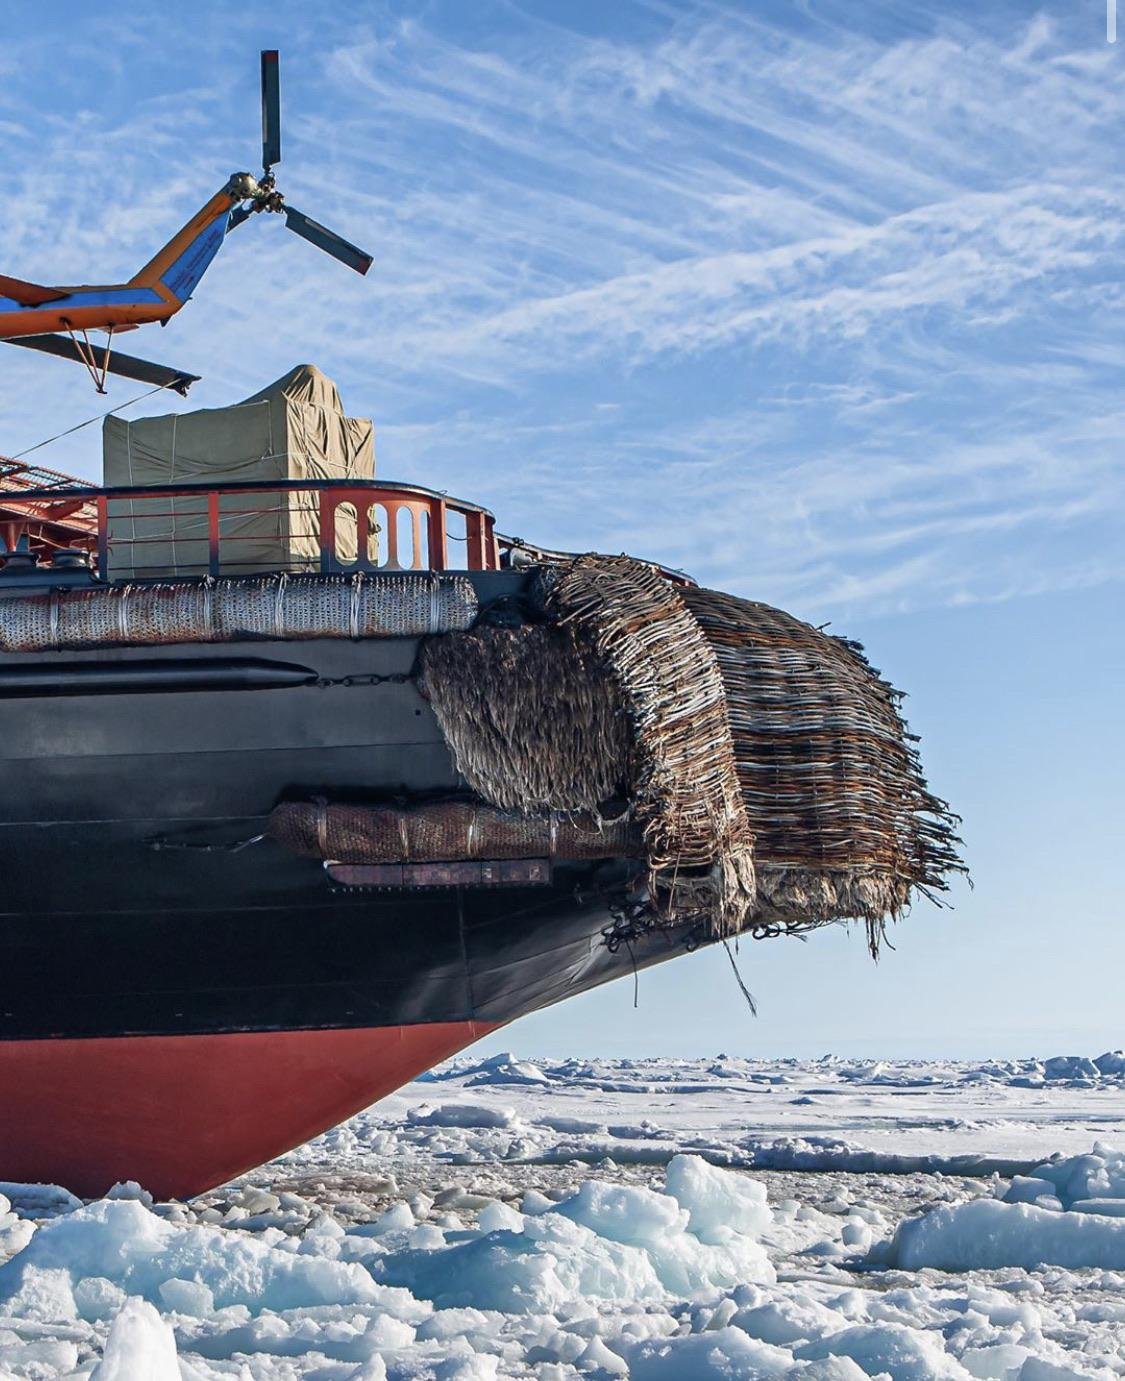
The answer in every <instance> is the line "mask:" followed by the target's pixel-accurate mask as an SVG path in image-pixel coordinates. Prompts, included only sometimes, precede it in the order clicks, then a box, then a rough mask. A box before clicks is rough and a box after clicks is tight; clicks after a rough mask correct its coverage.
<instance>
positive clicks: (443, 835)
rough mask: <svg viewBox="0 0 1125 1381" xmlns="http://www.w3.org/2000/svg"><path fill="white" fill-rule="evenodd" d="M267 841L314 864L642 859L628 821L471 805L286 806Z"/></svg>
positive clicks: (636, 836)
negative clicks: (327, 861) (406, 807)
mask: <svg viewBox="0 0 1125 1381" xmlns="http://www.w3.org/2000/svg"><path fill="white" fill-rule="evenodd" d="M268 832H269V836H270V838H271V839H273V840H275V841H276V842H277V843H279V844H281V845H283V846H284V847H285V848H287V849H291V850H293V852H295V853H299V854H304V855H305V856H306V857H308V858H321V859H332V860H334V861H335V862H337V863H437V862H450V861H453V860H462V859H510V858H557V859H570V860H581V859H599V858H620V857H627V856H629V855H636V854H639V853H641V852H642V848H641V841H640V833H639V831H638V830H637V828H636V826H635V825H633V824H632V822H630V821H624V820H622V821H614V822H606V821H601V820H598V819H596V818H594V817H593V816H589V815H581V814H580V815H574V816H563V815H558V814H552V815H548V816H528V815H519V814H515V813H513V812H510V811H502V810H496V809H494V808H493V807H491V806H485V805H480V804H476V803H474V802H471V801H441V802H436V803H435V804H433V805H429V806H418V807H415V808H413V809H410V810H402V809H397V808H395V807H392V806H386V807H381V806H356V805H329V804H327V803H325V802H312V803H306V802H302V801H292V802H286V803H284V804H282V805H279V806H277V807H276V808H275V809H274V811H273V812H272V814H271V815H270V823H269V831H268Z"/></svg>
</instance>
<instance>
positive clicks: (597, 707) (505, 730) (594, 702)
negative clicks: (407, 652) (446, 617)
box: [420, 625, 630, 814]
mask: <svg viewBox="0 0 1125 1381" xmlns="http://www.w3.org/2000/svg"><path fill="white" fill-rule="evenodd" d="M420 668H421V685H422V688H423V690H424V692H425V694H426V695H427V696H428V697H429V699H430V703H431V705H432V706H433V709H434V713H435V715H436V716H437V720H438V723H439V724H440V725H441V728H442V732H443V733H444V734H445V738H446V741H447V742H448V744H449V746H450V749H451V750H452V753H453V759H454V762H455V763H456V765H457V770H458V771H459V772H460V773H461V775H462V776H463V777H464V778H465V780H466V782H468V784H469V785H470V786H471V787H472V789H473V790H474V791H475V792H476V793H477V794H478V795H479V796H482V797H483V798H484V799H485V800H486V801H488V802H490V803H491V804H492V805H495V806H499V807H501V809H504V810H521V811H524V812H526V813H528V814H535V813H537V812H542V811H550V810H561V811H579V810H583V811H590V812H593V813H595V814H596V813H598V812H599V807H600V806H601V805H602V803H603V802H606V801H608V800H609V799H610V798H612V797H614V796H617V795H619V794H620V793H621V792H622V790H623V789H624V788H625V787H626V784H627V775H628V765H629V760H630V736H629V724H628V720H627V718H626V716H625V714H624V713H623V710H622V706H621V700H620V697H619V695H618V693H617V690H616V687H615V686H614V683H613V681H612V679H611V678H610V677H609V676H608V675H606V673H605V671H604V669H603V668H601V667H600V666H598V665H597V664H596V659H595V658H594V657H593V656H592V654H591V653H590V652H589V651H588V650H587V649H586V648H584V647H583V646H581V645H580V644H579V643H578V642H576V640H575V639H574V637H573V636H572V635H571V634H570V633H569V632H568V631H567V630H563V629H555V628H546V627H541V626H538V625H527V626H524V627H520V628H493V627H489V626H487V625H481V626H479V627H477V628H474V629H473V630H472V631H471V632H469V633H461V634H454V635H450V636H445V637H439V638H428V639H427V640H426V642H425V643H424V644H423V647H422V653H421V658H420Z"/></svg>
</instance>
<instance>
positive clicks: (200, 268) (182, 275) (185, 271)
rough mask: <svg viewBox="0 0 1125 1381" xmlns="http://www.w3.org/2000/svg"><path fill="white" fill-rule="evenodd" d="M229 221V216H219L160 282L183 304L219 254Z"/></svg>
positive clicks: (165, 272) (166, 271)
mask: <svg viewBox="0 0 1125 1381" xmlns="http://www.w3.org/2000/svg"><path fill="white" fill-rule="evenodd" d="M228 219H229V217H227V216H219V217H218V218H217V219H216V220H213V221H212V222H211V224H210V225H209V226H207V228H206V229H205V230H201V231H200V232H199V234H198V235H197V236H196V237H195V239H194V240H192V242H191V244H189V245H188V247H187V248H186V249H185V250H184V252H183V253H182V254H181V255H180V257H179V258H178V259H177V260H176V262H175V263H174V264H171V265H169V267H168V268H167V269H166V270H165V271H164V274H163V275H162V277H161V279H160V281H161V282H162V283H163V284H164V286H165V287H166V288H167V289H168V290H169V292H172V293H174V294H175V296H176V297H178V298H179V299H180V301H181V302H186V301H187V300H188V298H189V297H190V296H191V295H192V293H193V292H194V291H195V287H196V284H197V283H198V282H199V280H200V279H201V278H202V277H203V275H204V274H205V273H206V272H207V269H208V267H209V266H210V263H211V260H212V259H214V257H215V255H216V254H218V252H219V246H220V245H221V244H222V243H223V236H224V235H225V234H226V233H227V221H228Z"/></svg>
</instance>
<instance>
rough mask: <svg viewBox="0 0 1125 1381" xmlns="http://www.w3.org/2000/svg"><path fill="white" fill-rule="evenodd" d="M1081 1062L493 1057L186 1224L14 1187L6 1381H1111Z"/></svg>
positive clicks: (1093, 1159) (322, 1141)
mask: <svg viewBox="0 0 1125 1381" xmlns="http://www.w3.org/2000/svg"><path fill="white" fill-rule="evenodd" d="M1081 1058H1082V1057H1075V1059H1074V1060H1073V1061H1071V1060H1067V1061H1066V1062H1065V1070H1066V1072H1065V1077H1063V1076H1061V1075H1060V1076H1057V1077H1052V1078H1051V1079H1047V1078H1046V1075H1045V1073H1044V1074H1043V1075H1042V1082H1036V1083H1033V1082H1030V1077H1031V1076H1030V1074H1029V1072H1028V1065H1029V1064H1030V1063H1031V1062H1020V1063H1018V1064H1012V1065H1007V1066H1005V1065H1003V1064H1000V1063H995V1064H993V1063H989V1064H981V1063H978V1064H974V1065H971V1066H957V1065H953V1064H949V1063H943V1064H940V1065H939V1064H930V1065H923V1064H918V1063H908V1062H904V1063H901V1064H890V1063H882V1064H878V1063H874V1062H868V1063H866V1064H860V1063H857V1062H854V1061H831V1060H826V1061H818V1062H815V1063H809V1064H801V1063H798V1062H792V1061H785V1062H769V1061H750V1060H738V1059H731V1058H727V1057H720V1058H718V1059H716V1060H713V1061H696V1062H670V1061H597V1062H579V1061H567V1062H550V1061H537V1062H536V1063H535V1064H531V1063H530V1062H529V1061H526V1060H519V1059H516V1058H515V1057H514V1056H507V1055H506V1056H501V1057H498V1058H497V1059H495V1060H493V1061H490V1062H486V1063H484V1064H482V1063H479V1062H477V1063H473V1062H469V1061H461V1062H459V1063H457V1064H455V1065H453V1066H450V1067H446V1068H445V1069H442V1070H439V1071H438V1072H437V1073H436V1074H435V1075H433V1076H431V1077H429V1078H427V1079H425V1080H420V1081H418V1082H417V1083H416V1084H415V1085H412V1086H411V1087H409V1088H408V1089H406V1090H404V1091H403V1093H402V1094H401V1095H399V1096H397V1097H396V1098H393V1099H389V1100H387V1101H386V1102H385V1103H384V1104H382V1105H380V1107H378V1108H375V1109H370V1110H368V1111H367V1112H366V1113H363V1114H360V1115H359V1116H358V1117H356V1118H354V1119H352V1121H351V1122H350V1123H348V1124H346V1125H345V1126H344V1127H341V1128H338V1129H336V1130H335V1131H334V1132H332V1133H329V1134H328V1135H327V1136H325V1137H323V1138H318V1139H317V1141H315V1142H313V1143H310V1144H309V1145H308V1146H306V1147H303V1148H300V1149H299V1150H297V1151H295V1152H292V1153H290V1154H289V1155H288V1156H286V1157H283V1158H281V1159H280V1160H279V1161H277V1162H275V1163H274V1164H273V1165H272V1166H270V1167H265V1168H264V1169H263V1170H261V1171H258V1172H255V1174H254V1175H252V1176H250V1177H248V1178H247V1180H246V1181H243V1182H242V1183H240V1184H236V1185H234V1186H231V1187H228V1188H226V1189H224V1190H221V1191H216V1192H215V1193H214V1194H212V1195H208V1196H204V1197H203V1198H202V1199H201V1200H198V1201H195V1202H194V1203H192V1204H187V1205H182V1204H153V1203H152V1201H151V1199H150V1198H149V1196H147V1195H146V1194H144V1192H143V1190H142V1189H140V1187H139V1186H136V1185H125V1186H119V1187H118V1188H117V1189H116V1190H115V1191H113V1193H112V1194H111V1195H110V1196H107V1198H105V1199H102V1200H98V1201H96V1202H93V1203H90V1204H87V1205H83V1204H82V1203H81V1202H80V1201H78V1200H77V1199H75V1198H74V1197H73V1196H72V1195H70V1194H68V1193H67V1192H66V1191H65V1190H63V1189H59V1188H55V1187H51V1186H24V1185H15V1184H13V1185H6V1186H3V1190H2V1192H3V1195H4V1197H5V1198H6V1200H7V1202H0V1260H4V1264H3V1265H0V1381H13V1378H19V1381H50V1378H56V1377H57V1378H63V1377H67V1378H79V1377H81V1378H84V1379H85V1381H90V1378H95V1381H126V1378H127V1379H128V1381H172V1378H181V1379H182V1381H478V1379H479V1378H489V1379H490V1381H507V1379H508V1378H511V1379H512V1381H525V1379H526V1381H531V1379H532V1378H534V1381H606V1378H615V1377H632V1378H638V1381H705V1379H706V1381H710V1378H719V1379H720V1381H768V1379H769V1378H779V1381H864V1378H865V1377H866V1378H872V1379H874V1378H881V1377H889V1378H890V1381H970V1378H979V1379H980V1381H993V1379H994V1381H1113V1378H1125V1216H1123V1215H1125V1154H1123V1153H1122V1151H1120V1150H1117V1149H1114V1146H1119V1147H1120V1146H1125V1122H1123V1123H1122V1125H1121V1127H1118V1126H1117V1125H1116V1123H1115V1116H1118V1115H1119V1116H1121V1117H1122V1118H1125V1100H1121V1099H1120V1098H1119V1097H1118V1092H1119V1091H1120V1089H1121V1088H1122V1087H1125V1075H1123V1072H1122V1070H1120V1069H1109V1070H1104V1069H1102V1068H1100V1064H1099V1062H1096V1061H1086V1062H1085V1063H1081V1062H1080V1061H1081ZM1036 1064H1037V1066H1038V1069H1039V1070H1040V1071H1041V1072H1042V1071H1045V1070H1046V1069H1047V1068H1048V1066H1050V1067H1051V1068H1052V1070H1058V1069H1060V1068H1062V1067H1063V1064H1064V1062H1062V1061H1059V1062H1055V1061H1050V1062H1036ZM1087 1065H1089V1066H1090V1067H1092V1068H1093V1069H1094V1070H1095V1071H1096V1077H1095V1076H1092V1075H1090V1073H1089V1070H1088V1069H1087V1067H1086V1066H1087ZM1015 1079H1028V1080H1029V1082H1028V1083H1026V1084H1024V1083H1020V1084H1016V1083H1014V1082H1013V1080H1015ZM1115 1109H1116V1113H1115ZM1087 1114H1088V1115H1087ZM1084 1119H1085V1120H1086V1122H1087V1123H1088V1124H1091V1125H1092V1124H1093V1123H1094V1122H1095V1121H1097V1123H1098V1124H1099V1125H1100V1126H1101V1127H1103V1128H1108V1129H1112V1131H1113V1138H1112V1142H1111V1141H1110V1140H1108V1139H1107V1141H1105V1142H1098V1143H1094V1142H1093V1137H1092V1136H1091V1134H1090V1132H1089V1130H1088V1129H1086V1128H1084V1126H1083V1122H1084ZM751 1124H754V1130H753V1134H752V1141H751V1140H750V1139H749V1137H750V1133H749V1132H748V1127H749V1126H750V1125H751ZM844 1126H846V1128H847V1140H845V1139H843V1138H841V1137H840V1136H839V1135H838V1133H839V1130H840V1129H841V1127H844ZM831 1132H835V1133H836V1135H834V1136H833V1135H830V1133H831ZM1119 1133H1120V1135H1119ZM1082 1135H1084V1136H1085V1142H1084V1146H1083V1149H1082V1150H1081V1152H1077V1148H1076V1146H1075V1141H1076V1139H1077V1138H1078V1137H1079V1136H1082ZM1052 1143H1053V1144H1052ZM802 1144H803V1145H804V1146H805V1147H806V1148H807V1152H808V1153H809V1154H811V1155H815V1154H816V1153H817V1152H818V1151H825V1150H830V1151H831V1153H832V1156H833V1157H835V1160H836V1162H837V1163H836V1164H835V1165H832V1166H826V1162H825V1160H824V1159H822V1160H821V1161H820V1163H819V1165H818V1167H817V1169H816V1173H807V1172H805V1171H796V1170H793V1169H783V1170H778V1169H762V1170H754V1169H749V1170H748V1169H747V1168H746V1166H745V1161H744V1160H742V1161H741V1163H740V1157H742V1156H744V1153H745V1152H746V1151H747V1149H748V1147H752V1148H753V1149H754V1153H755V1154H758V1155H761V1154H762V1152H763V1151H764V1150H766V1149H768V1148H769V1147H771V1146H773V1147H774V1149H775V1150H779V1151H780V1150H781V1149H784V1148H785V1147H788V1148H789V1150H790V1153H791V1152H792V1148H794V1147H797V1146H799V1145H802ZM1060 1144H1062V1145H1064V1146H1065V1147H1066V1149H1067V1151H1068V1153H1067V1154H1050V1153H1051V1152H1052V1151H1054V1150H1055V1149H1056V1147H1058V1146H1059V1145H1060ZM1092 1144H1093V1149H1092V1150H1091V1149H1090V1147H1091V1145H1092ZM685 1145H694V1146H695V1147H696V1149H697V1151H698V1152H699V1153H685V1152H684V1151H683V1150H682V1149H678V1148H681V1147H683V1146H685ZM904 1146H905V1147H906V1148H907V1149H903V1148H904ZM567 1147H573V1148H574V1150H575V1152H576V1154H575V1155H574V1156H573V1157H572V1158H571V1159H569V1160H568V1159H566V1158H565V1156H564V1154H563V1153H564V1152H565V1150H566V1148H567ZM892 1148H898V1149H897V1151H893V1150H892ZM595 1150H601V1151H602V1153H603V1158H602V1159H601V1160H600V1161H598V1162H596V1163H594V1162H593V1152H594V1151H595ZM894 1153H897V1154H901V1155H906V1154H909V1156H911V1157H912V1158H914V1159H915V1160H917V1161H919V1162H921V1164H922V1166H923V1168H922V1169H912V1170H911V1171H910V1172H909V1173H900V1174H891V1173H888V1172H887V1171H886V1170H885V1169H874V1170H873V1169H871V1168H870V1166H871V1164H872V1158H873V1157H876V1158H877V1157H885V1156H889V1155H891V1154H894ZM611 1154H612V1159H608V1158H605V1157H608V1156H610V1155H611ZM927 1157H928V1160H927ZM849 1158H850V1161H849V1165H850V1168H844V1169H841V1168H839V1162H841V1161H846V1160H849ZM966 1158H967V1159H966ZM721 1159H725V1160H726V1161H727V1162H728V1168H724V1167H722V1166H720V1165H718V1164H716V1163H715V1162H716V1161H717V1160H721ZM777 1159H778V1160H781V1159H783V1157H782V1156H781V1155H780V1154H779V1155H778V1156H777ZM958 1162H960V1163H962V1164H965V1163H968V1164H971V1165H972V1167H973V1168H974V1170H975V1171H977V1172H978V1173H976V1174H974V1175H972V1176H969V1177H966V1176H964V1175H956V1176H955V1175H951V1174H949V1173H947V1171H948V1168H949V1166H950V1165H952V1164H954V1163H958ZM997 1163H1005V1164H1010V1165H1012V1166H1014V1167H1018V1171H1019V1173H1014V1172H1013V1173H1011V1174H1007V1175H1005V1176H1003V1177H999V1176H996V1175H993V1174H989V1173H984V1172H986V1171H987V1170H988V1167H989V1165H995V1164H997Z"/></svg>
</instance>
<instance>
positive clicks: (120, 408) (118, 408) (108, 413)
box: [8, 384, 168, 460]
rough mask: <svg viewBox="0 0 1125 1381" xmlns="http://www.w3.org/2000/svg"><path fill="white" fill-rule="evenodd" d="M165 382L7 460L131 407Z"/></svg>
mask: <svg viewBox="0 0 1125 1381" xmlns="http://www.w3.org/2000/svg"><path fill="white" fill-rule="evenodd" d="M167 387H168V385H167V384H157V385H156V387H155V388H150V389H149V390H148V392H147V393H138V394H137V396H136V397H135V398H130V399H129V401H128V402H127V403H118V405H117V406H116V407H115V408H108V409H107V410H106V411H105V412H99V413H98V415H97V416H96V417H87V419H86V420H85V422H79V423H78V424H77V426H74V427H68V428H67V429H66V431H65V432H56V433H55V435H54V436H49V437H48V438H47V439H46V441H39V442H37V443H36V444H35V445H34V446H29V447H28V448H27V450H26V451H20V452H19V454H18V455H14V456H9V457H8V459H9V460H22V459H23V457H24V456H29V455H30V454H31V453H32V451H41V450H42V449H43V447H44V446H49V445H50V444H51V442H52V441H61V440H62V438H63V437H64V436H71V435H72V434H73V433H74V432H80V431H81V430H82V428H83V427H89V426H90V425H91V424H92V423H94V422H101V421H102V420H103V419H104V418H106V417H112V416H113V414H114V413H115V412H124V411H125V409H126V408H131V407H132V406H133V404H134V403H140V402H142V401H143V400H144V399H145V398H151V397H152V395H153V394H154V393H159V392H160V390H161V389H163V388H167Z"/></svg>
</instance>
